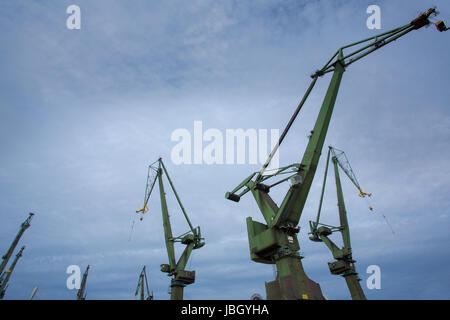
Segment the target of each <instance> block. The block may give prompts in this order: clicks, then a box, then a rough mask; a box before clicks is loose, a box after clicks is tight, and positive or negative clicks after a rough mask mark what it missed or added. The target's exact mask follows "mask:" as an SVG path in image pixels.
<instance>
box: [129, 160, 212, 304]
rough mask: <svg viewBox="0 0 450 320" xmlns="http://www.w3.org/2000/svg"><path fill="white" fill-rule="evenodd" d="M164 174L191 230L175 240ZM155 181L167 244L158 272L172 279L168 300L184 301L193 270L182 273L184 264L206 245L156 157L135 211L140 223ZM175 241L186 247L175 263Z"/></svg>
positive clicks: (161, 162) (193, 277)
mask: <svg viewBox="0 0 450 320" xmlns="http://www.w3.org/2000/svg"><path fill="white" fill-rule="evenodd" d="M156 164H157V165H156ZM163 173H164V174H165V175H166V177H167V180H168V181H169V184H170V187H171V188H172V191H173V193H174V195H175V197H176V199H177V202H178V205H179V206H180V208H181V211H182V212H183V215H184V217H185V219H186V221H187V223H188V225H189V228H190V230H189V231H187V232H185V233H183V234H182V235H180V236H178V237H174V236H173V235H172V227H171V225H170V219H169V212H168V209H167V201H166V193H165V192H164V185H163V179H162V175H163ZM152 174H154V177H152ZM156 180H158V184H159V193H160V199H161V212H162V219H163V227H164V237H165V242H166V248H167V255H168V257H169V264H162V265H161V271H162V272H165V273H167V274H168V275H169V276H170V277H172V278H171V282H170V288H171V290H170V291H171V296H170V298H171V300H183V291H184V287H185V286H186V285H189V284H192V283H194V282H195V271H188V270H185V267H186V264H187V262H188V259H189V257H190V255H191V253H192V250H194V249H199V248H201V247H203V246H204V245H205V242H203V241H202V240H204V238H202V237H201V232H200V227H196V228H194V227H193V226H192V224H191V221H190V220H189V217H188V215H187V213H186V211H185V209H184V207H183V205H182V203H181V200H180V198H179V196H178V193H177V192H176V190H175V187H174V185H173V183H172V180H171V179H170V177H169V174H168V173H167V170H166V167H165V166H164V163H163V161H162V159H161V158H159V159H158V160H157V161H155V162H154V163H152V164H151V165H150V166H149V167H148V175H147V185H146V189H145V196H144V206H143V208H142V209H140V210H137V211H136V212H137V213H142V216H141V220H142V218H143V214H145V212H147V210H148V207H147V203H148V200H149V198H150V195H151V193H152V191H153V187H154V186H155V183H156ZM175 242H181V243H182V244H183V245H185V246H186V247H185V249H184V251H183V253H182V254H181V257H180V258H179V260H178V262H176V260H175Z"/></svg>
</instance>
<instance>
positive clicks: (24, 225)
mask: <svg viewBox="0 0 450 320" xmlns="http://www.w3.org/2000/svg"><path fill="white" fill-rule="evenodd" d="M33 215H34V213H31V212H30V214H29V216H28V218H27V219H26V220H25V221H24V222H23V223H22V224H21V226H20V230H19V232H18V233H17V235H16V237H15V238H14V240H13V242H12V243H11V246H10V247H9V249H8V251H7V252H6V254H5V255H4V256H3V257H2V263H1V264H0V274H2V273H3V271H4V270H5V267H6V264H7V263H8V261H9V259H10V258H11V256H12V254H13V252H14V249H15V248H16V246H17V244H18V243H19V240H20V238H21V237H22V235H23V233H24V232H25V230H27V229H28V228H29V227H30V222H31V218H32V217H33Z"/></svg>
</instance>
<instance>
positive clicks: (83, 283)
mask: <svg viewBox="0 0 450 320" xmlns="http://www.w3.org/2000/svg"><path fill="white" fill-rule="evenodd" d="M89 267H90V265H88V266H87V268H86V271H84V274H83V279H82V280H81V284H80V289H78V292H77V300H86V294H85V293H84V292H85V289H86V280H87V277H88V272H89Z"/></svg>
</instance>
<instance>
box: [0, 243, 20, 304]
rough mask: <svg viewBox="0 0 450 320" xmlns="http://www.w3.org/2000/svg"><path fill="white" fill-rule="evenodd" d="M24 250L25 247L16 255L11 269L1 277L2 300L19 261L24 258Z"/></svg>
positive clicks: (0, 291)
mask: <svg viewBox="0 0 450 320" xmlns="http://www.w3.org/2000/svg"><path fill="white" fill-rule="evenodd" d="M23 250H25V246H23V247H22V248H21V249H20V250H19V252H18V253H17V254H16V257H15V258H14V260H13V262H12V263H11V266H10V267H9V269H8V270H6V271H5V272H4V273H2V275H1V276H0V299H3V297H4V296H5V292H6V289H7V288H8V282H9V278H10V277H11V274H12V273H13V271H14V268H15V267H16V264H17V261H19V259H20V257H22V253H23Z"/></svg>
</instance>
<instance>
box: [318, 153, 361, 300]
mask: <svg viewBox="0 0 450 320" xmlns="http://www.w3.org/2000/svg"><path fill="white" fill-rule="evenodd" d="M336 150H337V149H334V148H333V147H331V146H330V147H329V149H328V155H327V162H326V166H325V175H324V179H323V185H322V193H321V196H320V203H319V210H318V213H317V218H316V221H315V222H314V221H310V222H309V224H310V229H311V232H310V234H311V235H312V236H311V237H310V240H312V241H315V242H323V243H325V245H326V246H327V247H328V249H329V250H330V251H331V253H332V255H333V258H334V259H336V261H334V262H330V263H328V267H329V268H330V272H331V273H332V274H335V275H341V276H342V277H344V279H345V281H346V283H347V287H348V289H349V291H350V295H351V297H352V299H353V300H366V296H365V295H364V291H363V290H362V287H361V285H360V283H359V281H360V280H361V279H359V277H358V273H357V272H356V269H355V262H356V261H355V260H353V258H352V247H351V242H350V229H349V225H348V219H347V210H346V208H345V202H344V194H343V192H342V185H341V178H340V175H339V167H340V168H341V169H342V168H346V169H348V168H350V169H349V170H347V171H345V170H344V169H342V170H343V171H344V172H345V173H346V174H347V176H348V177H349V179H350V180H351V181H352V182H353V183H354V184H355V181H357V180H356V176H355V174H354V173H353V170H352V169H351V167H350V164H349V162H348V159H347V157H346V156H345V153H344V152H343V151H340V150H337V151H338V152H339V155H341V156H342V155H344V157H345V160H346V163H342V162H341V161H339V158H338V155H337V152H336ZM330 155H332V157H331V161H332V162H333V167H334V176H335V181H336V193H337V200H338V210H339V221H340V226H339V227H333V226H330V225H326V224H323V223H320V222H319V219H320V212H321V209H322V202H323V196H324V192H325V185H326V179H327V173H328V164H329V162H330V161H329V160H330ZM350 173H351V175H350ZM355 186H356V187H357V188H358V190H359V192H360V194H361V193H362V194H365V195H369V193H366V192H363V191H362V190H361V187H360V186H359V183H356V184H355ZM337 231H339V232H341V235H342V241H343V247H342V248H339V247H338V246H337V245H336V244H335V243H334V242H333V241H332V240H330V239H329V237H328V236H330V235H331V234H332V233H334V232H337Z"/></svg>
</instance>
